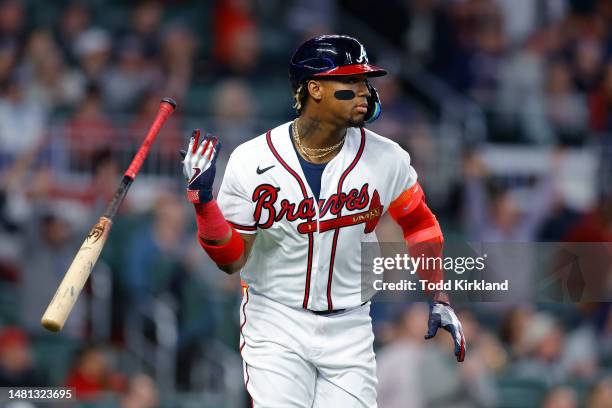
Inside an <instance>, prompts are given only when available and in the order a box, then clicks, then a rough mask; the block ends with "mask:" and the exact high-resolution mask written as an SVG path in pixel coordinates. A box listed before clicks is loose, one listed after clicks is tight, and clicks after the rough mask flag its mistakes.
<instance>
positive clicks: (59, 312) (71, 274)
mask: <svg viewBox="0 0 612 408" xmlns="http://www.w3.org/2000/svg"><path fill="white" fill-rule="evenodd" d="M175 108H176V102H175V101H174V100H173V99H171V98H163V99H162V100H161V102H160V104H159V111H158V112H157V115H156V116H155V120H154V121H153V124H152V125H151V128H150V129H149V132H148V133H147V136H146V137H145V139H144V141H143V142H142V145H141V146H140V148H139V149H138V151H137V152H136V155H135V156H134V158H133V159H132V162H131V163H130V165H129V167H128V169H127V170H126V171H125V173H124V175H123V178H122V179H121V183H120V184H119V187H118V188H117V191H116V192H115V194H114V195H113V198H112V199H111V201H110V202H109V203H108V205H107V207H106V209H105V211H104V214H102V216H101V217H100V218H99V219H98V222H97V223H96V224H95V225H94V226H93V228H92V229H91V231H89V234H87V237H86V238H85V241H84V242H83V245H81V248H80V249H79V251H78V252H77V254H76V256H75V257H74V259H73V261H72V264H70V267H69V268H68V270H67V271H66V274H65V275H64V279H62V282H61V283H60V285H59V287H58V288H57V291H56V292H55V295H54V296H53V298H52V299H51V302H50V303H49V306H47V310H46V311H45V314H44V315H43V317H42V319H41V323H42V325H43V327H44V328H46V329H47V330H50V331H54V332H58V331H60V330H62V328H63V327H64V324H65V323H66V319H67V318H68V315H69V314H70V311H71V310H72V308H73V307H74V304H75V303H76V300H77V298H78V297H79V294H80V293H81V291H82V290H83V286H84V285H85V282H87V279H88V278H89V275H90V274H91V270H92V269H93V267H94V265H95V264H96V262H97V260H98V257H99V256H100V252H102V248H104V244H105V243H106V240H107V239H108V234H109V231H110V229H111V226H112V224H113V217H114V216H115V214H116V213H117V210H118V209H119V206H120V205H121V203H122V202H123V199H124V198H125V196H126V195H127V192H128V190H129V188H130V186H131V185H132V182H133V181H134V179H135V178H136V175H137V174H138V171H139V170H140V167H141V166H142V163H143V162H144V160H145V158H146V157H147V154H148V153H149V149H150V148H151V145H152V144H153V141H154V140H155V138H156V137H157V134H158V133H159V131H160V129H161V127H162V126H163V124H164V122H166V120H167V119H168V117H169V116H170V114H171V113H172V112H174V109H175Z"/></svg>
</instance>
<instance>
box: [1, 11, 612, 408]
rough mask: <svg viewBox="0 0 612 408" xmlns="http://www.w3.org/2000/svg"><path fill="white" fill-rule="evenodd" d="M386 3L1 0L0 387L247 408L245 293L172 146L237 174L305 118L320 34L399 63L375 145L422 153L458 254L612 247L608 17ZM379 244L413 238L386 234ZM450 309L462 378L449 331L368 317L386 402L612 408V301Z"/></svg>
mask: <svg viewBox="0 0 612 408" xmlns="http://www.w3.org/2000/svg"><path fill="white" fill-rule="evenodd" d="M201 3H205V4H201ZM377 3H379V2H373V1H371V0H350V1H349V0H340V1H336V2H334V1H325V0H316V1H314V0H291V1H281V0H216V1H211V2H197V3H196V2H189V1H179V2H174V1H173V2H170V1H162V0H158V1H154V0H148V1H138V2H129V3H122V2H111V1H104V0H92V1H85V2H83V1H67V0H63V1H60V2H43V1H35V0H28V1H26V0H0V385H2V386H15V385H32V386H35V385H70V386H76V387H77V392H78V395H79V397H80V398H82V399H83V400H86V401H89V402H97V403H98V404H99V406H100V407H106V406H109V407H110V406H117V405H119V406H121V407H126V408H127V407H143V408H144V407H155V406H159V405H160V404H161V405H164V403H165V404H166V405H167V404H168V403H167V401H164V398H163V396H166V395H170V392H169V391H170V390H173V391H174V390H178V391H179V392H183V393H190V392H191V393H193V392H204V393H206V392H208V393H212V394H215V393H216V394H218V395H222V396H223V398H224V399H225V400H226V401H229V400H231V398H238V400H239V399H240V398H242V397H243V396H244V394H243V392H244V391H243V388H242V383H241V381H242V379H241V368H240V359H239V356H238V353H237V344H238V319H237V317H238V313H237V310H238V305H239V302H240V298H241V292H240V282H239V278H238V277H237V276H226V275H225V274H223V273H222V272H220V271H218V270H216V268H215V266H214V265H213V264H212V263H211V262H210V261H209V260H208V259H207V257H206V255H205V254H204V253H203V251H202V250H201V249H200V248H199V246H198V244H197V241H196V240H195V239H194V234H195V225H194V224H195V223H193V222H192V221H191V219H192V213H191V210H190V208H189V205H187V203H186V202H185V201H186V200H184V199H183V198H182V191H183V190H182V189H183V181H182V176H181V174H180V166H179V159H178V154H177V151H178V149H179V148H180V147H181V145H183V144H184V141H185V140H186V139H187V137H188V135H189V131H190V129H191V128H192V127H195V126H197V127H202V128H203V130H204V131H208V132H214V133H217V134H219V135H220V136H221V138H222V139H223V141H224V146H223V152H222V154H221V159H220V167H221V169H220V171H219V172H218V174H223V167H224V160H227V156H228V155H229V153H230V152H231V150H232V149H233V148H234V147H235V146H237V145H238V144H240V143H242V142H243V141H245V140H248V139H250V138H252V137H254V136H256V135H257V134H260V133H262V132H264V131H265V130H267V129H268V128H269V127H270V126H273V125H275V124H279V123H282V122H285V121H287V120H289V119H291V118H292V117H293V114H294V113H293V112H292V110H291V94H290V89H289V84H288V81H287V69H286V67H287V61H288V59H289V57H290V55H291V53H292V51H293V49H294V48H295V47H296V46H297V45H298V44H299V43H300V42H301V40H303V39H305V38H309V37H311V36H313V35H316V34H319V33H330V32H341V33H347V34H351V35H355V36H356V37H358V38H360V39H361V40H362V41H363V42H364V43H365V44H366V46H367V47H368V50H369V53H370V57H371V59H373V60H376V59H380V64H381V65H383V66H386V65H385V64H388V65H389V71H390V74H389V75H388V76H386V77H383V78H379V79H376V80H374V83H375V85H376V86H377V88H378V89H379V91H380V94H381V98H382V102H383V116H382V119H381V120H380V121H378V122H377V123H375V124H373V125H372V126H371V128H372V129H373V130H374V131H377V132H380V133H381V134H383V135H384V136H387V137H390V138H392V139H393V140H395V141H397V142H398V143H400V144H401V145H402V146H404V147H405V148H406V149H407V150H408V151H409V152H410V154H411V156H412V160H413V165H414V166H415V167H416V169H417V171H418V172H419V177H420V180H421V183H422V184H423V185H424V187H425V191H426V192H428V202H430V203H431V204H432V206H433V207H434V208H435V212H436V214H437V215H438V218H439V219H440V220H441V224H442V226H443V229H444V232H445V236H446V237H448V238H450V239H452V238H457V239H461V240H471V241H477V242H507V241H512V242H544V241H545V242H564V241H571V242H600V243H606V242H611V241H612V188H611V187H612V165H610V164H609V163H611V162H612V160H610V159H611V158H612V59H611V57H612V28H610V27H612V3H611V2H609V1H606V0H601V1H596V0H581V1H577V0H540V1H532V0H410V1H408V0H392V1H388V2H385V6H384V7H380V4H377ZM375 62H377V61H375ZM415 78H416V81H417V82H419V78H428V82H427V83H428V84H433V85H435V86H432V87H431V92H432V93H431V95H423V90H422V87H420V86H419V83H415ZM432 78H433V81H434V82H431V81H432ZM434 88H435V89H436V91H435V92H434ZM440 90H442V91H440ZM440 92H442V93H440ZM162 96H171V97H173V98H174V99H176V100H177V101H178V105H179V109H178V110H177V112H176V113H174V114H173V116H172V117H171V119H170V120H169V121H168V122H167V123H166V125H165V126H164V128H163V130H162V132H161V133H160V135H159V137H158V140H157V141H156V145H155V146H154V148H153V151H152V153H151V155H150V157H149V158H148V159H147V163H146V164H145V166H144V167H143V171H142V173H143V174H142V176H140V177H139V179H138V181H137V182H136V183H135V184H134V186H133V188H132V190H131V191H130V194H129V195H128V198H127V200H126V202H124V204H123V206H122V207H121V210H120V212H119V214H118V216H117V218H116V220H115V222H114V224H113V229H112V232H111V239H110V240H109V241H108V243H107V245H106V247H105V249H104V252H103V254H102V257H101V260H100V262H99V263H98V265H97V266H96V269H95V270H94V273H93V274H92V278H91V279H90V281H89V282H88V284H87V285H86V287H85V290H84V293H83V296H81V298H80V300H79V302H78V303H77V305H76V307H75V310H74V311H73V313H72V315H71V317H70V320H69V321H68V324H67V326H66V327H65V329H64V331H63V332H62V333H61V334H54V335H50V334H48V333H45V332H44V331H43V330H42V329H41V328H40V324H39V319H40V316H41V315H42V312H43V311H44V308H45V307H46V305H47V303H48V301H49V300H50V298H51V296H52V295H53V291H54V289H55V288H56V287H57V284H58V282H59V280H60V279H61V277H62V276H63V273H64V272H65V270H66V269H67V267H68V265H69V263H70V262H71V260H72V258H73V256H74V254H75V252H76V249H78V247H79V246H80V244H81V241H82V239H83V237H84V236H85V234H86V233H87V228H89V227H90V226H91V225H92V224H93V222H94V221H95V219H96V218H97V217H98V216H99V214H100V212H101V211H102V209H103V206H104V205H105V204H106V203H107V202H108V200H109V198H110V197H111V196H112V194H113V192H114V190H115V188H116V187H117V185H118V182H119V180H120V177H121V171H122V170H123V169H124V168H125V166H126V165H127V163H129V160H130V158H131V156H132V155H133V153H134V151H135V148H136V147H137V146H138V144H139V143H140V141H141V140H142V138H143V136H144V134H145V133H146V131H147V130H148V126H149V125H150V122H151V120H152V118H153V117H154V115H155V113H156V111H157V108H158V103H159V100H160V98H161V97H162ZM428 97H431V98H433V102H432V101H431V100H430V99H431V98H428ZM450 100H453V101H459V105H468V104H474V105H475V106H477V107H478V111H479V112H481V116H482V120H483V124H484V128H485V137H484V139H481V140H477V139H475V138H471V137H470V134H469V132H470V131H469V130H467V131H466V130H465V129H463V128H462V127H461V126H459V125H457V124H456V123H455V122H450V121H449V120H448V119H447V117H446V116H445V115H443V114H441V111H442V110H443V109H441V107H442V106H444V105H445V104H446V103H447V102H448V101H450ZM453 106H456V105H453ZM466 128H467V127H466ZM467 129H470V128H467ZM466 133H467V135H466ZM510 145H511V146H510ZM513 149H515V150H513ZM516 149H518V150H516ZM517 152H518V153H517ZM531 154H533V156H530V155H531ZM218 178H219V179H220V178H221V177H218ZM217 181H220V180H217ZM575 197H578V199H576V198H575ZM378 232H379V236H380V238H381V240H389V241H401V232H400V231H399V229H398V228H397V227H396V226H394V225H393V223H392V222H390V220H389V219H387V218H385V219H383V220H382V222H381V223H380V226H379V231H378ZM511 272H512V271H509V272H508V273H511ZM610 276H611V274H610V271H602V279H603V281H602V286H604V287H607V288H608V289H609V288H612V279H611V278H610ZM528 284H529V283H527V285H528ZM608 293H610V292H609V291H608ZM603 300H606V299H603ZM608 300H609V299H608ZM459 312H460V314H461V320H462V322H463V325H464V329H465V334H466V337H467V340H468V354H467V358H466V361H465V363H463V364H461V365H455V364H450V362H451V361H453V359H452V356H451V355H449V352H448V351H449V350H450V347H449V343H450V338H449V336H445V335H442V336H437V338H436V340H433V341H429V342H425V341H424V340H423V334H424V331H425V327H426V324H425V322H426V319H427V310H426V307H425V306H424V305H422V304H419V303H414V304H410V303H408V302H402V303H394V304H381V305H375V306H374V308H373V319H374V327H375V331H376V335H377V344H376V346H377V348H378V350H379V354H378V359H377V360H378V365H379V366H378V371H379V380H380V381H379V382H380V389H379V395H380V406H381V408H394V407H403V406H405V404H406V401H411V406H414V407H420V406H422V407H425V406H452V407H463V406H465V407H473V406H483V407H488V406H502V405H503V406H545V407H578V406H588V407H594V408H599V407H606V406H609V404H610V401H612V309H611V308H610V307H609V304H608V303H605V302H591V303H586V302H582V303H573V304H572V303H567V304H537V303H534V304H522V303H521V304H510V305H494V306H492V305H487V304H473V305H469V307H468V306H462V307H461V308H460V310H459ZM444 334H445V333H444ZM236 395H237V396H238V397H236ZM233 401H237V400H236V399H234V400H233ZM172 404H174V405H172ZM172 404H171V405H172V406H180V404H179V403H176V402H175V403H172ZM228 404H229V403H228ZM504 404H506V405H504ZM166 405H164V406H166ZM227 406H231V407H232V408H233V407H234V406H240V405H239V403H236V405H231V404H230V405H227Z"/></svg>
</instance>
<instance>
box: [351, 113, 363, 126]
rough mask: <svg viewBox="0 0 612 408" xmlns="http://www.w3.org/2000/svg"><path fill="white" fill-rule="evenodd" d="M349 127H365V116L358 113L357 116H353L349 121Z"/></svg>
mask: <svg viewBox="0 0 612 408" xmlns="http://www.w3.org/2000/svg"><path fill="white" fill-rule="evenodd" d="M347 125H348V126H349V127H362V126H363V125H365V114H363V113H358V114H356V115H351V117H350V118H349V119H348V121H347Z"/></svg>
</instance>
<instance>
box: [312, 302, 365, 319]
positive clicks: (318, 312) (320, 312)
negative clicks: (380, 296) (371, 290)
mask: <svg viewBox="0 0 612 408" xmlns="http://www.w3.org/2000/svg"><path fill="white" fill-rule="evenodd" d="M366 303H368V302H363V303H362V304H361V305H359V306H357V307H361V306H363V305H365V304H366ZM350 309H354V308H348V309H334V310H310V309H308V311H309V312H312V313H314V314H316V315H317V316H331V315H335V314H338V313H342V312H344V311H346V310H350Z"/></svg>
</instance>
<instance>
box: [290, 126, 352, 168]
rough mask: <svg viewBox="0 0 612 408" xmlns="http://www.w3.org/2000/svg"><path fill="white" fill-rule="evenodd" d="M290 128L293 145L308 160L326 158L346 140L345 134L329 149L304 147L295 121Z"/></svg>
mask: <svg viewBox="0 0 612 408" xmlns="http://www.w3.org/2000/svg"><path fill="white" fill-rule="evenodd" d="M291 126H292V128H293V139H294V140H295V144H296V145H297V147H298V149H300V151H301V152H302V153H303V154H304V155H305V156H306V157H308V158H309V159H319V158H321V157H324V156H327V155H328V154H330V153H331V152H333V151H334V150H336V149H337V148H338V147H340V146H341V145H342V143H344V139H345V138H346V133H345V134H344V136H342V139H340V141H339V142H338V143H336V144H335V145H333V146H330V147H321V148H312V147H306V146H304V145H303V144H302V140H301V138H300V134H299V133H298V129H297V120H294V121H293V123H292V124H291ZM309 152H311V153H309Z"/></svg>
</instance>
